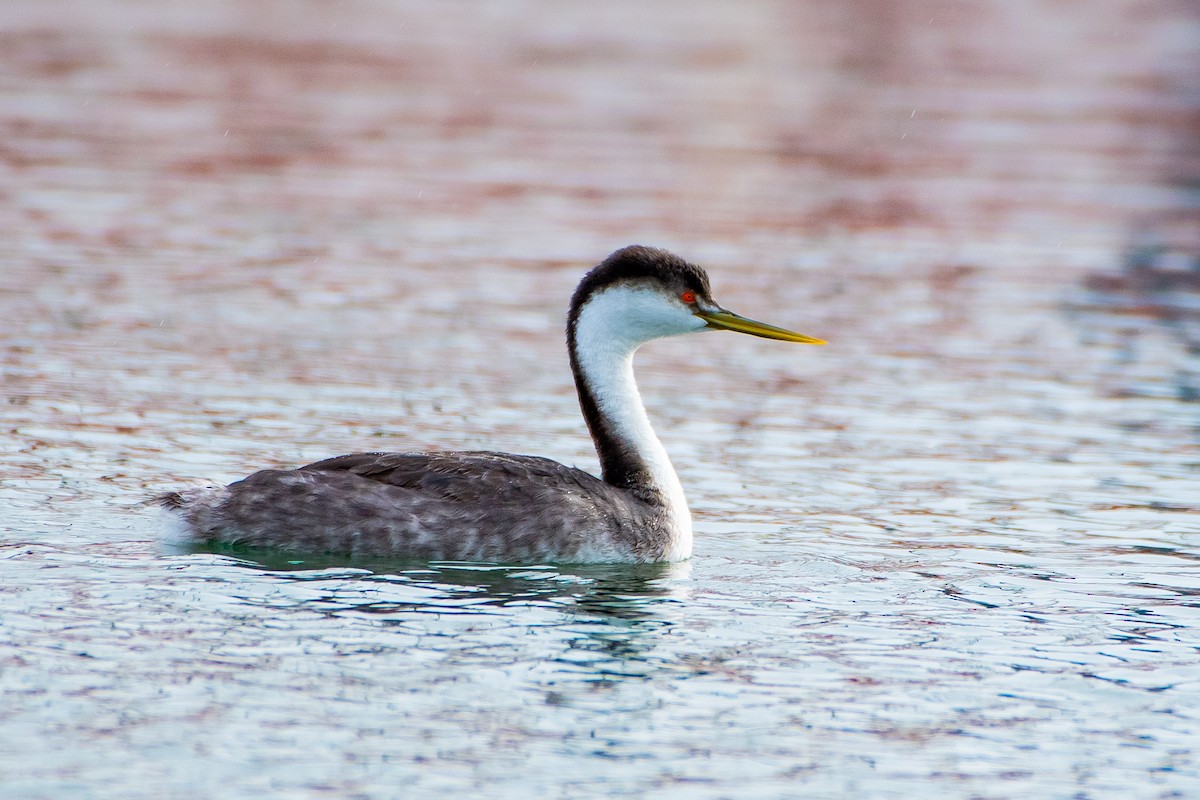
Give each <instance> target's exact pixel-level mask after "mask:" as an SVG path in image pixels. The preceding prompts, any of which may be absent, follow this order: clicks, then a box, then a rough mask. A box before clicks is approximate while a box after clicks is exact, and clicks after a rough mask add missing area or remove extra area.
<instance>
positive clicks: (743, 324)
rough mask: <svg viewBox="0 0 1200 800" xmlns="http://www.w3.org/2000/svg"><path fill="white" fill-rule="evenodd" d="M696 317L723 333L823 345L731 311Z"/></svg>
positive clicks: (697, 313) (823, 341)
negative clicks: (729, 332) (734, 332)
mask: <svg viewBox="0 0 1200 800" xmlns="http://www.w3.org/2000/svg"><path fill="white" fill-rule="evenodd" d="M694 313H695V315H696V316H697V317H699V318H700V319H702V320H704V321H705V322H707V323H708V327H710V328H720V329H721V330H725V331H737V332H738V333H748V334H750V335H751V336H761V337H763V338H764V339H779V340H781V341H784V342H800V343H801V344H825V340H824V339H817V338H815V337H812V336H805V335H804V334H803V333H796V332H795V331H789V330H788V329H786V328H776V327H775V326H774V325H768V324H767V323H765V322H756V321H754V320H752V319H746V318H745V317H743V316H739V315H738V314H734V313H733V312H732V311H726V310H725V309H723V308H722V309H720V310H718V311H696V312H694Z"/></svg>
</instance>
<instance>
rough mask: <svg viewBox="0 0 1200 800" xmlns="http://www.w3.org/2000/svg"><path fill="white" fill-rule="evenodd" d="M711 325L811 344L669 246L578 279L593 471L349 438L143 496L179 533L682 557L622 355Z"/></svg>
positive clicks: (684, 533) (579, 372)
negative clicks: (221, 478) (375, 446)
mask: <svg viewBox="0 0 1200 800" xmlns="http://www.w3.org/2000/svg"><path fill="white" fill-rule="evenodd" d="M713 328H716V329H722V330H730V331H737V332H739V333H748V334H751V335H752V336H761V337H764V338H767V339H780V340H783V341H787V342H803V343H807V344H824V342H823V341H822V340H820V339H815V338H813V337H811V336H804V335H803V334H799V333H794V332H792V331H789V330H785V329H783V328H776V327H775V326H773V325H767V324H765V323H762V322H755V321H754V320H750V319H746V318H745V317H741V316H738V315H737V314H734V313H733V312H731V311H727V310H725V309H723V308H721V307H720V306H719V305H717V304H716V302H714V301H713V299H712V295H711V293H710V291H709V283H708V276H707V274H705V272H704V270H702V269H701V268H700V267H697V266H696V265H694V264H690V263H688V262H687V261H685V260H683V259H682V258H680V257H679V256H676V255H674V254H672V253H669V252H667V251H665V250H660V249H656V248H651V247H642V246H638V245H634V246H630V247H625V248H623V249H621V250H618V251H616V252H615V253H613V254H612V255H611V256H609V257H608V258H607V259H605V260H604V261H603V263H601V264H600V265H599V266H597V267H595V268H594V269H592V270H591V271H590V272H589V273H588V274H587V275H586V276H585V277H584V278H583V281H582V282H580V284H579V287H578V288H577V289H576V290H575V294H574V296H573V297H572V298H571V306H570V312H569V314H568V317H567V347H568V349H569V351H570V360H571V372H572V373H574V376H575V388H576V390H577V392H578V394H579V405H580V408H581V409H582V411H583V416H584V418H585V419H586V420H587V426H588V430H589V431H590V432H591V435H592V440H593V441H594V442H595V445H596V453H597V454H598V455H599V457H600V470H601V475H602V477H603V479H600V478H596V477H594V476H592V475H590V474H588V473H586V472H584V471H582V470H579V469H575V468H573V467H567V466H564V465H562V464H559V463H557V462H555V461H551V460H549V459H546V458H539V457H537V456H523V455H511V454H508V453H492V452H474V451H463V452H432V453H358V454H354V455H346V456H337V457H335V458H329V459H326V460H324V461H318V462H316V463H314V464H309V465H307V466H304V467H300V468H298V469H290V470H282V469H268V470H263V471H261V472H256V473H254V474H253V475H251V476H250V477H248V478H246V479H244V480H240V481H237V482H236V483H232V484H230V485H228V486H207V487H203V488H198V489H187V490H183V491H178V492H171V493H168V494H164V495H161V496H160V497H158V498H157V502H158V504H159V505H162V506H164V507H166V508H168V509H171V510H172V511H174V512H176V513H177V514H178V515H179V517H180V518H181V520H182V522H183V524H184V528H185V530H184V531H183V534H184V537H185V539H186V540H188V541H190V542H220V543H226V544H236V545H244V546H248V547H265V548H279V549H284V550H290V551H297V552H303V553H312V554H317V553H338V554H344V555H349V556H374V557H398V558H412V559H421V560H446V561H491V562H508V563H540V562H558V563H589V562H590V563H634V562H654V561H680V560H683V559H686V558H688V557H689V556H691V554H692V517H691V513H690V512H689V511H688V507H687V501H686V500H685V499H684V495H683V487H682V486H681V485H680V483H679V478H678V477H677V476H676V474H675V470H674V468H673V467H672V466H671V461H670V459H669V458H668V457H667V452H666V450H664V449H663V446H662V444H661V443H660V442H659V441H658V437H656V436H655V435H654V431H653V430H652V429H651V427H650V420H649V419H648V418H647V417H646V411H645V409H644V408H643V407H642V401H641V396H640V395H639V394H638V389H637V385H636V383H635V382H634V376H633V354H634V352H635V351H636V350H637V349H638V348H639V347H641V346H642V345H643V344H645V343H646V342H648V341H650V340H652V339H659V338H662V337H666V336H677V335H679V334H684V333H693V332H695V331H701V330H708V329H713Z"/></svg>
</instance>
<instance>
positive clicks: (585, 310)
mask: <svg viewBox="0 0 1200 800" xmlns="http://www.w3.org/2000/svg"><path fill="white" fill-rule="evenodd" d="M704 327H705V323H704V321H703V320H701V319H699V318H698V317H696V316H695V315H694V314H692V312H691V311H690V310H689V309H688V308H686V307H685V306H683V304H682V303H679V304H673V303H671V302H670V301H669V300H668V299H667V298H665V297H664V296H663V295H662V293H661V292H656V291H654V290H652V289H650V288H644V287H637V286H616V287H612V288H610V289H606V290H603V291H601V292H599V293H598V294H596V295H595V296H594V297H592V298H591V299H589V300H588V301H587V303H585V304H584V305H583V307H582V308H581V309H580V311H579V316H578V319H577V321H576V325H575V348H576V359H577V361H578V364H579V368H580V370H581V371H582V372H583V375H584V378H585V380H586V381H587V383H588V387H589V389H590V390H591V393H592V397H593V399H594V400H595V402H596V406H597V409H598V410H599V412H600V414H601V416H602V417H603V418H604V421H605V423H606V427H607V429H608V431H609V432H610V433H611V434H612V435H613V436H615V437H617V438H618V439H619V440H621V442H622V443H623V444H625V445H626V446H627V447H629V448H630V449H631V450H633V451H634V452H636V453H637V455H638V456H639V457H640V458H641V460H642V461H643V463H644V464H645V465H646V468H647V469H648V471H649V474H650V480H651V481H652V482H653V484H654V485H655V487H656V488H658V490H659V491H660V492H661V493H662V495H663V497H664V498H665V499H666V503H667V511H668V513H669V515H670V517H671V520H672V523H673V527H674V532H673V535H672V540H671V542H670V543H669V545H668V550H667V553H666V554H665V559H666V560H669V561H679V560H682V559H685V558H688V557H689V556H690V555H691V553H692V515H691V512H690V511H689V510H688V507H687V499H686V498H685V497H684V494H683V486H682V485H681V484H680V483H679V476H678V475H676V474H675V468H674V467H673V466H672V465H671V459H670V457H669V456H668V455H667V451H666V449H665V448H663V446H662V443H661V442H660V441H659V440H658V437H657V436H656V435H655V434H654V429H653V428H651V427H650V419H649V418H648V417H647V416H646V410H645V408H644V407H643V405H642V397H641V395H640V394H639V393H638V388H637V383H636V381H635V380H634V375H633V354H634V353H635V352H636V351H637V349H638V348H639V347H641V346H642V345H643V344H645V343H646V342H648V341H650V340H652V339H659V338H663V337H665V336H676V335H679V334H683V333H691V332H693V331H697V330H701V329H703V328H704Z"/></svg>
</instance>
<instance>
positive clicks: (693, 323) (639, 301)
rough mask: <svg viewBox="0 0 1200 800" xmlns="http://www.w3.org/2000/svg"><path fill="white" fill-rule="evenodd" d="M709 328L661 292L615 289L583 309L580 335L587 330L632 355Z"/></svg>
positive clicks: (600, 295)
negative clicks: (656, 341)
mask: <svg viewBox="0 0 1200 800" xmlns="http://www.w3.org/2000/svg"><path fill="white" fill-rule="evenodd" d="M706 325H707V323H706V322H705V321H704V320H702V319H700V318H699V317H697V316H696V315H695V314H693V313H692V311H691V309H690V308H688V307H686V306H684V305H683V303H682V302H672V301H671V300H670V299H668V298H666V297H664V296H663V295H662V293H661V292H657V291H654V290H653V289H650V288H648V287H639V286H616V287H613V288H611V289H605V290H604V291H602V292H600V293H599V294H597V295H596V296H594V297H593V298H592V299H590V300H588V302H587V303H586V304H585V305H584V306H583V308H582V309H580V312H579V325H578V328H577V333H582V332H583V331H584V330H585V329H586V330H587V331H588V332H589V333H593V334H595V338H596V339H597V340H599V339H607V340H609V341H610V342H612V343H614V344H616V343H619V344H620V346H622V347H627V348H629V351H630V352H632V351H634V350H636V349H637V348H638V347H639V346H641V345H643V344H645V343H646V342H649V341H651V340H653V339H662V338H665V337H667V336H679V335H681V334H684V333H692V332H694V331H698V330H702V329H703V328H704V327H705V326H706ZM580 344H581V345H582V342H580Z"/></svg>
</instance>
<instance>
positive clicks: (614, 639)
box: [197, 548, 691, 682]
mask: <svg viewBox="0 0 1200 800" xmlns="http://www.w3.org/2000/svg"><path fill="white" fill-rule="evenodd" d="M197 552H199V553H212V554H214V555H222V556H225V557H226V559H227V560H223V563H224V564H228V565H229V566H232V567H234V568H237V569H244V570H252V571H253V572H254V573H256V574H257V575H259V576H261V577H262V578H265V579H267V580H268V581H269V585H268V586H266V587H264V586H262V585H261V583H258V588H256V589H254V590H252V591H246V589H247V586H246V584H245V582H244V581H243V582H242V584H241V585H240V586H239V587H238V588H237V589H236V591H238V592H239V593H240V596H239V600H240V601H241V602H244V603H247V604H250V605H254V606H260V607H261V606H267V607H270V608H274V609H280V610H286V611H289V612H295V613H304V612H316V613H318V614H319V615H320V616H321V617H323V618H326V619H343V620H344V619H347V618H350V619H357V620H359V621H362V620H368V621H369V623H370V624H372V625H378V626H380V630H381V631H382V630H386V629H391V630H394V631H397V632H400V633H414V634H417V635H420V636H422V637H439V636H442V635H447V636H449V637H451V638H452V639H453V640H454V641H453V643H447V644H446V645H445V648H446V649H448V650H452V651H455V657H456V658H460V657H462V656H464V655H467V654H468V653H469V651H471V650H472V649H473V648H477V647H483V648H490V647H493V646H495V645H496V644H497V643H496V642H494V641H490V640H489V637H488V636H486V635H482V632H483V631H484V630H485V629H486V628H487V625H489V624H491V625H499V626H501V627H503V628H504V629H505V630H508V631H511V630H512V629H513V628H521V627H524V628H526V629H528V631H530V632H531V633H536V632H537V631H539V630H541V631H549V632H550V633H551V639H550V640H548V641H547V648H548V649H547V651H546V652H545V655H544V657H545V659H546V661H547V663H549V664H552V665H555V666H554V671H555V672H557V673H559V678H562V677H570V678H573V679H575V680H582V681H584V682H594V681H609V680H617V679H622V678H641V677H646V676H647V675H648V674H650V672H651V671H652V669H653V668H654V665H655V664H656V663H657V662H656V660H655V659H654V658H653V657H652V651H653V649H654V647H655V645H656V642H657V636H656V635H655V634H656V633H657V632H659V631H661V630H663V629H664V628H668V627H669V626H671V625H672V624H674V622H673V619H672V617H673V613H674V609H675V607H676V605H677V604H678V603H679V602H680V600H681V599H683V594H684V593H685V591H686V590H685V585H686V581H685V579H686V578H687V577H688V576H689V575H690V572H691V565H690V564H687V563H685V564H637V565H578V566H569V567H568V566H561V565H559V566H513V565H502V564H478V563H458V562H411V561H395V560H377V561H368V562H363V561H357V560H352V559H348V558H344V557H337V556H303V557H297V556H296V555H294V554H282V553H279V552H275V551H254V552H251V551H247V550H245V549H236V548H204V549H202V550H199V551H197ZM488 620H490V621H491V622H490V623H487V622H486V621H488ZM481 625H482V626H483V627H480V626H481ZM423 646H428V645H423ZM505 646H507V645H505ZM381 647H382V649H381V651H382V650H390V649H391V647H390V646H381ZM468 657H469V655H468ZM493 658H495V653H494V652H493V653H489V654H488V655H487V656H486V658H485V660H486V661H490V660H491V659H493ZM551 682H554V681H553V680H552V681H551Z"/></svg>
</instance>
